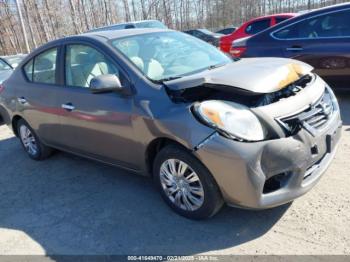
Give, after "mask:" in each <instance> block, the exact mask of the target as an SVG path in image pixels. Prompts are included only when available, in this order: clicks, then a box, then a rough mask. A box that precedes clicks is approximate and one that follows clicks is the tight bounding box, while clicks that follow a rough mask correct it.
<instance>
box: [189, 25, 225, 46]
mask: <svg viewBox="0 0 350 262" xmlns="http://www.w3.org/2000/svg"><path fill="white" fill-rule="evenodd" d="M184 33H186V34H189V35H192V36H194V37H197V38H199V39H201V40H203V41H205V42H207V43H209V44H212V45H213V46H216V47H218V46H219V39H220V37H222V34H217V33H213V32H211V31H209V30H208V29H191V30H186V31H184Z"/></svg>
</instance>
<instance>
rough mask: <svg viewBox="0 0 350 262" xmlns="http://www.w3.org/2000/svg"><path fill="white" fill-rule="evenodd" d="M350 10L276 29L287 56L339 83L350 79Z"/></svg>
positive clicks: (275, 34) (277, 37)
mask: <svg viewBox="0 0 350 262" xmlns="http://www.w3.org/2000/svg"><path fill="white" fill-rule="evenodd" d="M349 21H350V10H342V11H337V12H334V11H333V12H332V13H326V14H322V15H319V16H317V17H311V18H308V19H306V20H302V21H301V22H299V23H296V24H293V25H291V26H287V27H285V28H282V29H280V30H279V31H278V32H275V33H274V34H273V36H274V37H275V38H276V39H277V41H279V43H280V46H281V47H282V52H283V54H284V56H285V57H290V58H295V59H298V60H301V61H304V62H306V63H308V64H310V65H312V66H313V67H315V72H316V73H317V74H319V75H321V76H322V77H323V78H325V79H326V80H328V81H330V82H332V83H333V84H335V85H344V84H346V82H348V81H349V80H350V23H349Z"/></svg>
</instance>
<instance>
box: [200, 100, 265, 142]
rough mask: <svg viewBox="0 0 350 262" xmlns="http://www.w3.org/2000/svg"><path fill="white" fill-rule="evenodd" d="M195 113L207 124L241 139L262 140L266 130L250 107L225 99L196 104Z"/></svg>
mask: <svg viewBox="0 0 350 262" xmlns="http://www.w3.org/2000/svg"><path fill="white" fill-rule="evenodd" d="M194 112H195V114H196V115H197V116H198V117H199V118H200V119H201V120H202V121H203V122H204V123H206V124H207V125H209V126H211V127H213V128H215V129H217V130H218V131H221V132H222V133H224V134H225V135H228V136H230V137H233V138H235V139H237V140H240V141H260V140H263V139H264V138H265V130H264V128H263V126H262V125H261V123H260V121H259V119H258V118H257V117H256V116H255V115H254V114H253V113H252V112H251V111H250V110H249V108H247V107H245V106H242V105H239V104H236V103H232V102H224V101H216V100H210V101H204V102H202V103H198V104H197V105H195V106H194Z"/></svg>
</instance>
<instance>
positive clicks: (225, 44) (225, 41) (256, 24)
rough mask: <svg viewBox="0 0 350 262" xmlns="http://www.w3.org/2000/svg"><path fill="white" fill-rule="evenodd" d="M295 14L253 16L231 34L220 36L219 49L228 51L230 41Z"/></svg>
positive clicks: (250, 34) (252, 33)
mask: <svg viewBox="0 0 350 262" xmlns="http://www.w3.org/2000/svg"><path fill="white" fill-rule="evenodd" d="M296 15H297V14H294V13H285V14H275V15H269V16H261V17H258V18H254V19H252V20H250V21H248V22H246V23H244V24H243V25H242V26H241V27H240V28H238V29H237V30H236V31H234V32H233V33H232V34H230V35H225V36H223V37H221V38H220V50H221V51H223V52H225V53H229V52H230V48H231V45H232V42H233V41H234V40H237V39H240V38H243V37H247V36H252V35H255V34H257V33H259V32H261V31H263V30H265V29H267V28H269V27H271V26H274V25H276V24H278V23H280V22H282V21H284V20H287V19H289V18H292V17H294V16H296Z"/></svg>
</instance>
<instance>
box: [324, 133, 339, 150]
mask: <svg viewBox="0 0 350 262" xmlns="http://www.w3.org/2000/svg"><path fill="white" fill-rule="evenodd" d="M339 139H340V130H339V129H338V128H337V129H336V130H334V132H333V133H332V134H328V135H326V145H327V153H331V152H333V150H334V147H335V146H336V145H337V143H338V141H339Z"/></svg>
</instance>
